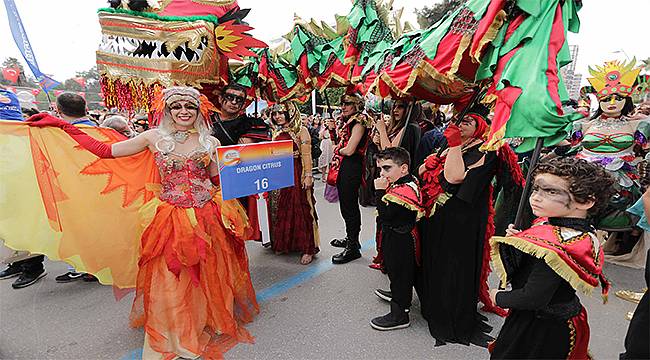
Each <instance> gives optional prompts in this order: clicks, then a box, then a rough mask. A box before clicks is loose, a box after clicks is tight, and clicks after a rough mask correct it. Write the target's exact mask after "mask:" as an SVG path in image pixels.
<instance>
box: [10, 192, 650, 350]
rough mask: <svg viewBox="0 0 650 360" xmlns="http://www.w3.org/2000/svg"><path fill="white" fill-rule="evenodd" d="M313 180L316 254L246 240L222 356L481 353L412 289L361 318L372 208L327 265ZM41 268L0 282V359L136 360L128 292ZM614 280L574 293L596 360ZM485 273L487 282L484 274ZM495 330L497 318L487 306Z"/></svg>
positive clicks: (374, 305)
mask: <svg viewBox="0 0 650 360" xmlns="http://www.w3.org/2000/svg"><path fill="white" fill-rule="evenodd" d="M322 190H323V189H322V185H319V187H318V188H317V193H318V195H317V200H318V205H317V207H318V213H319V216H320V218H321V221H320V224H321V236H322V240H323V245H322V246H321V253H320V254H319V256H318V257H317V260H316V261H315V262H314V263H313V264H312V265H310V266H303V265H300V264H299V263H298V262H299V255H297V254H296V255H285V256H276V255H274V254H273V252H271V251H270V250H267V249H264V248H262V247H261V246H260V245H259V244H258V243H249V244H248V250H249V256H250V263H251V274H252V277H253V285H254V286H255V289H256V290H257V294H258V298H259V299H260V307H261V313H260V315H259V316H258V317H257V318H256V320H255V322H254V323H252V324H250V325H249V326H248V329H249V330H250V331H251V332H252V334H253V335H254V336H255V337H256V343H255V344H254V345H239V346H237V347H236V348H234V349H232V350H231V351H230V352H228V353H227V354H226V358H228V359H373V360H376V359H422V358H436V359H481V358H487V352H486V350H484V349H482V348H479V347H476V346H462V345H447V346H443V347H437V348H434V347H433V340H432V338H431V337H430V336H429V334H428V330H427V327H426V322H425V321H424V320H423V319H422V317H421V316H420V314H419V304H418V303H417V297H416V298H415V304H414V307H413V312H412V316H411V327H410V328H407V329H404V330H400V331H393V332H378V331H375V330H373V329H371V328H370V326H369V324H368V321H369V320H370V319H371V318H372V317H374V316H377V315H383V314H384V313H386V312H387V311H388V305H387V304H386V303H384V302H382V301H381V300H379V299H377V298H376V297H375V296H374V295H373V294H372V292H373V290H374V289H375V288H377V287H386V286H387V283H388V282H387V278H386V277H385V276H384V275H382V274H381V273H380V272H378V271H375V270H371V269H369V268H368V264H369V262H370V259H371V258H372V256H373V255H374V242H372V241H371V239H372V238H373V231H374V209H364V210H363V224H364V226H363V232H362V238H363V239H366V241H365V242H364V256H363V258H362V259H359V260H356V261H354V262H352V263H349V264H347V265H338V266H334V265H332V264H331V261H330V257H331V255H332V254H334V253H335V251H336V249H333V248H332V247H330V246H329V243H328V242H329V239H330V238H332V237H333V236H340V235H342V234H343V228H342V226H341V224H342V219H341V217H340V215H339V213H338V205H337V204H330V203H327V202H326V201H325V200H323V197H322ZM46 267H47V270H48V272H49V274H48V276H47V277H45V278H44V279H42V280H41V281H40V282H39V283H37V284H35V285H33V286H31V287H28V288H25V289H21V290H13V289H12V288H11V281H9V280H5V281H0V359H115V360H120V359H137V358H139V348H140V346H142V342H143V333H142V331H141V330H133V329H130V328H129V327H128V314H129V310H130V301H131V300H132V295H131V296H127V297H126V298H124V299H123V300H122V301H120V302H116V301H115V299H114V297H113V294H112V290H111V288H110V287H106V286H101V285H99V284H97V283H83V282H77V283H70V284H57V283H56V282H55V281H54V277H55V276H56V275H59V274H62V273H64V272H66V271H67V270H66V265H65V264H63V263H53V262H47V263H46ZM605 270H606V274H607V275H608V276H609V278H610V279H611V280H612V282H613V289H612V292H611V294H612V296H611V297H610V301H609V303H608V304H607V305H603V304H602V303H601V301H600V296H598V295H597V294H596V295H594V296H592V297H583V298H582V300H583V304H584V305H585V306H586V308H587V311H588V314H589V321H590V324H591V331H592V333H591V343H590V348H591V352H592V354H593V355H594V356H595V358H596V359H614V358H618V353H619V352H621V351H622V349H623V338H624V336H625V331H626V330H627V326H628V322H627V321H626V320H625V319H624V315H625V313H626V312H627V311H630V310H632V309H633V308H634V306H633V305H632V304H630V303H627V302H624V301H622V300H620V299H618V298H616V297H615V296H614V295H613V293H614V291H616V290H618V289H621V288H625V289H629V288H633V289H638V288H641V287H642V286H643V274H642V272H641V271H640V270H633V269H628V268H623V267H619V266H615V265H608V266H606V269H605ZM492 281H495V279H494V278H493V279H492ZM488 317H489V318H490V322H491V324H492V325H493V326H494V328H495V330H494V332H493V334H496V333H497V332H498V329H499V328H500V326H501V324H502V323H503V320H502V319H500V318H498V317H496V316H493V315H488Z"/></svg>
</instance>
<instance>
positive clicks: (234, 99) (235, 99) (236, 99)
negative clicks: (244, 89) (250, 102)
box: [223, 93, 246, 105]
mask: <svg viewBox="0 0 650 360" xmlns="http://www.w3.org/2000/svg"><path fill="white" fill-rule="evenodd" d="M223 98H224V99H225V100H226V101H228V102H231V103H233V104H235V105H241V104H243V103H244V100H246V98H244V97H243V96H239V95H235V94H231V93H225V94H224V95H223Z"/></svg>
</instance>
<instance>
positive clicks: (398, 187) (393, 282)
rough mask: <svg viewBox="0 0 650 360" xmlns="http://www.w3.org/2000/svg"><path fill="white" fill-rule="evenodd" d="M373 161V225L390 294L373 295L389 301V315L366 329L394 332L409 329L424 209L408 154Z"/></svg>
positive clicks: (388, 153) (394, 152) (398, 151)
mask: <svg viewBox="0 0 650 360" xmlns="http://www.w3.org/2000/svg"><path fill="white" fill-rule="evenodd" d="M376 159H377V167H378V168H379V169H380V177H379V178H377V179H375V189H377V191H376V195H377V211H378V218H377V220H378V221H377V224H378V226H379V227H380V230H379V232H380V236H381V249H382V252H383V254H384V267H385V268H386V272H387V273H388V278H389V279H390V290H391V291H390V292H388V291H384V290H380V289H377V291H375V294H376V295H377V296H379V297H380V298H382V299H384V300H387V301H390V313H388V314H386V315H384V316H380V317H376V318H374V319H372V320H371V321H370V325H371V326H372V327H373V328H374V329H377V330H395V329H401V328H405V327H408V326H409V325H410V321H409V314H408V313H409V308H410V307H411V300H412V297H413V286H414V285H415V270H416V266H417V264H418V262H419V260H418V259H419V248H420V244H419V238H418V234H417V230H416V227H415V223H416V222H417V220H418V219H419V218H420V217H422V215H424V209H423V208H422V195H421V193H420V187H419V185H418V183H417V180H416V179H415V177H413V175H411V174H410V172H409V166H410V155H409V153H408V151H406V150H405V149H403V148H401V147H392V148H387V149H385V150H382V151H380V152H379V153H377V155H376Z"/></svg>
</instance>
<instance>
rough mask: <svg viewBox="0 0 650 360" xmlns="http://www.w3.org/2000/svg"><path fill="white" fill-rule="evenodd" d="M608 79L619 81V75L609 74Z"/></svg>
mask: <svg viewBox="0 0 650 360" xmlns="http://www.w3.org/2000/svg"><path fill="white" fill-rule="evenodd" d="M607 78H608V79H609V80H616V79H618V75H616V74H609V75H607Z"/></svg>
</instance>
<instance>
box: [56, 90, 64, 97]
mask: <svg viewBox="0 0 650 360" xmlns="http://www.w3.org/2000/svg"><path fill="white" fill-rule="evenodd" d="M63 92H64V91H63V90H54V96H59V95H61V94H63Z"/></svg>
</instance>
